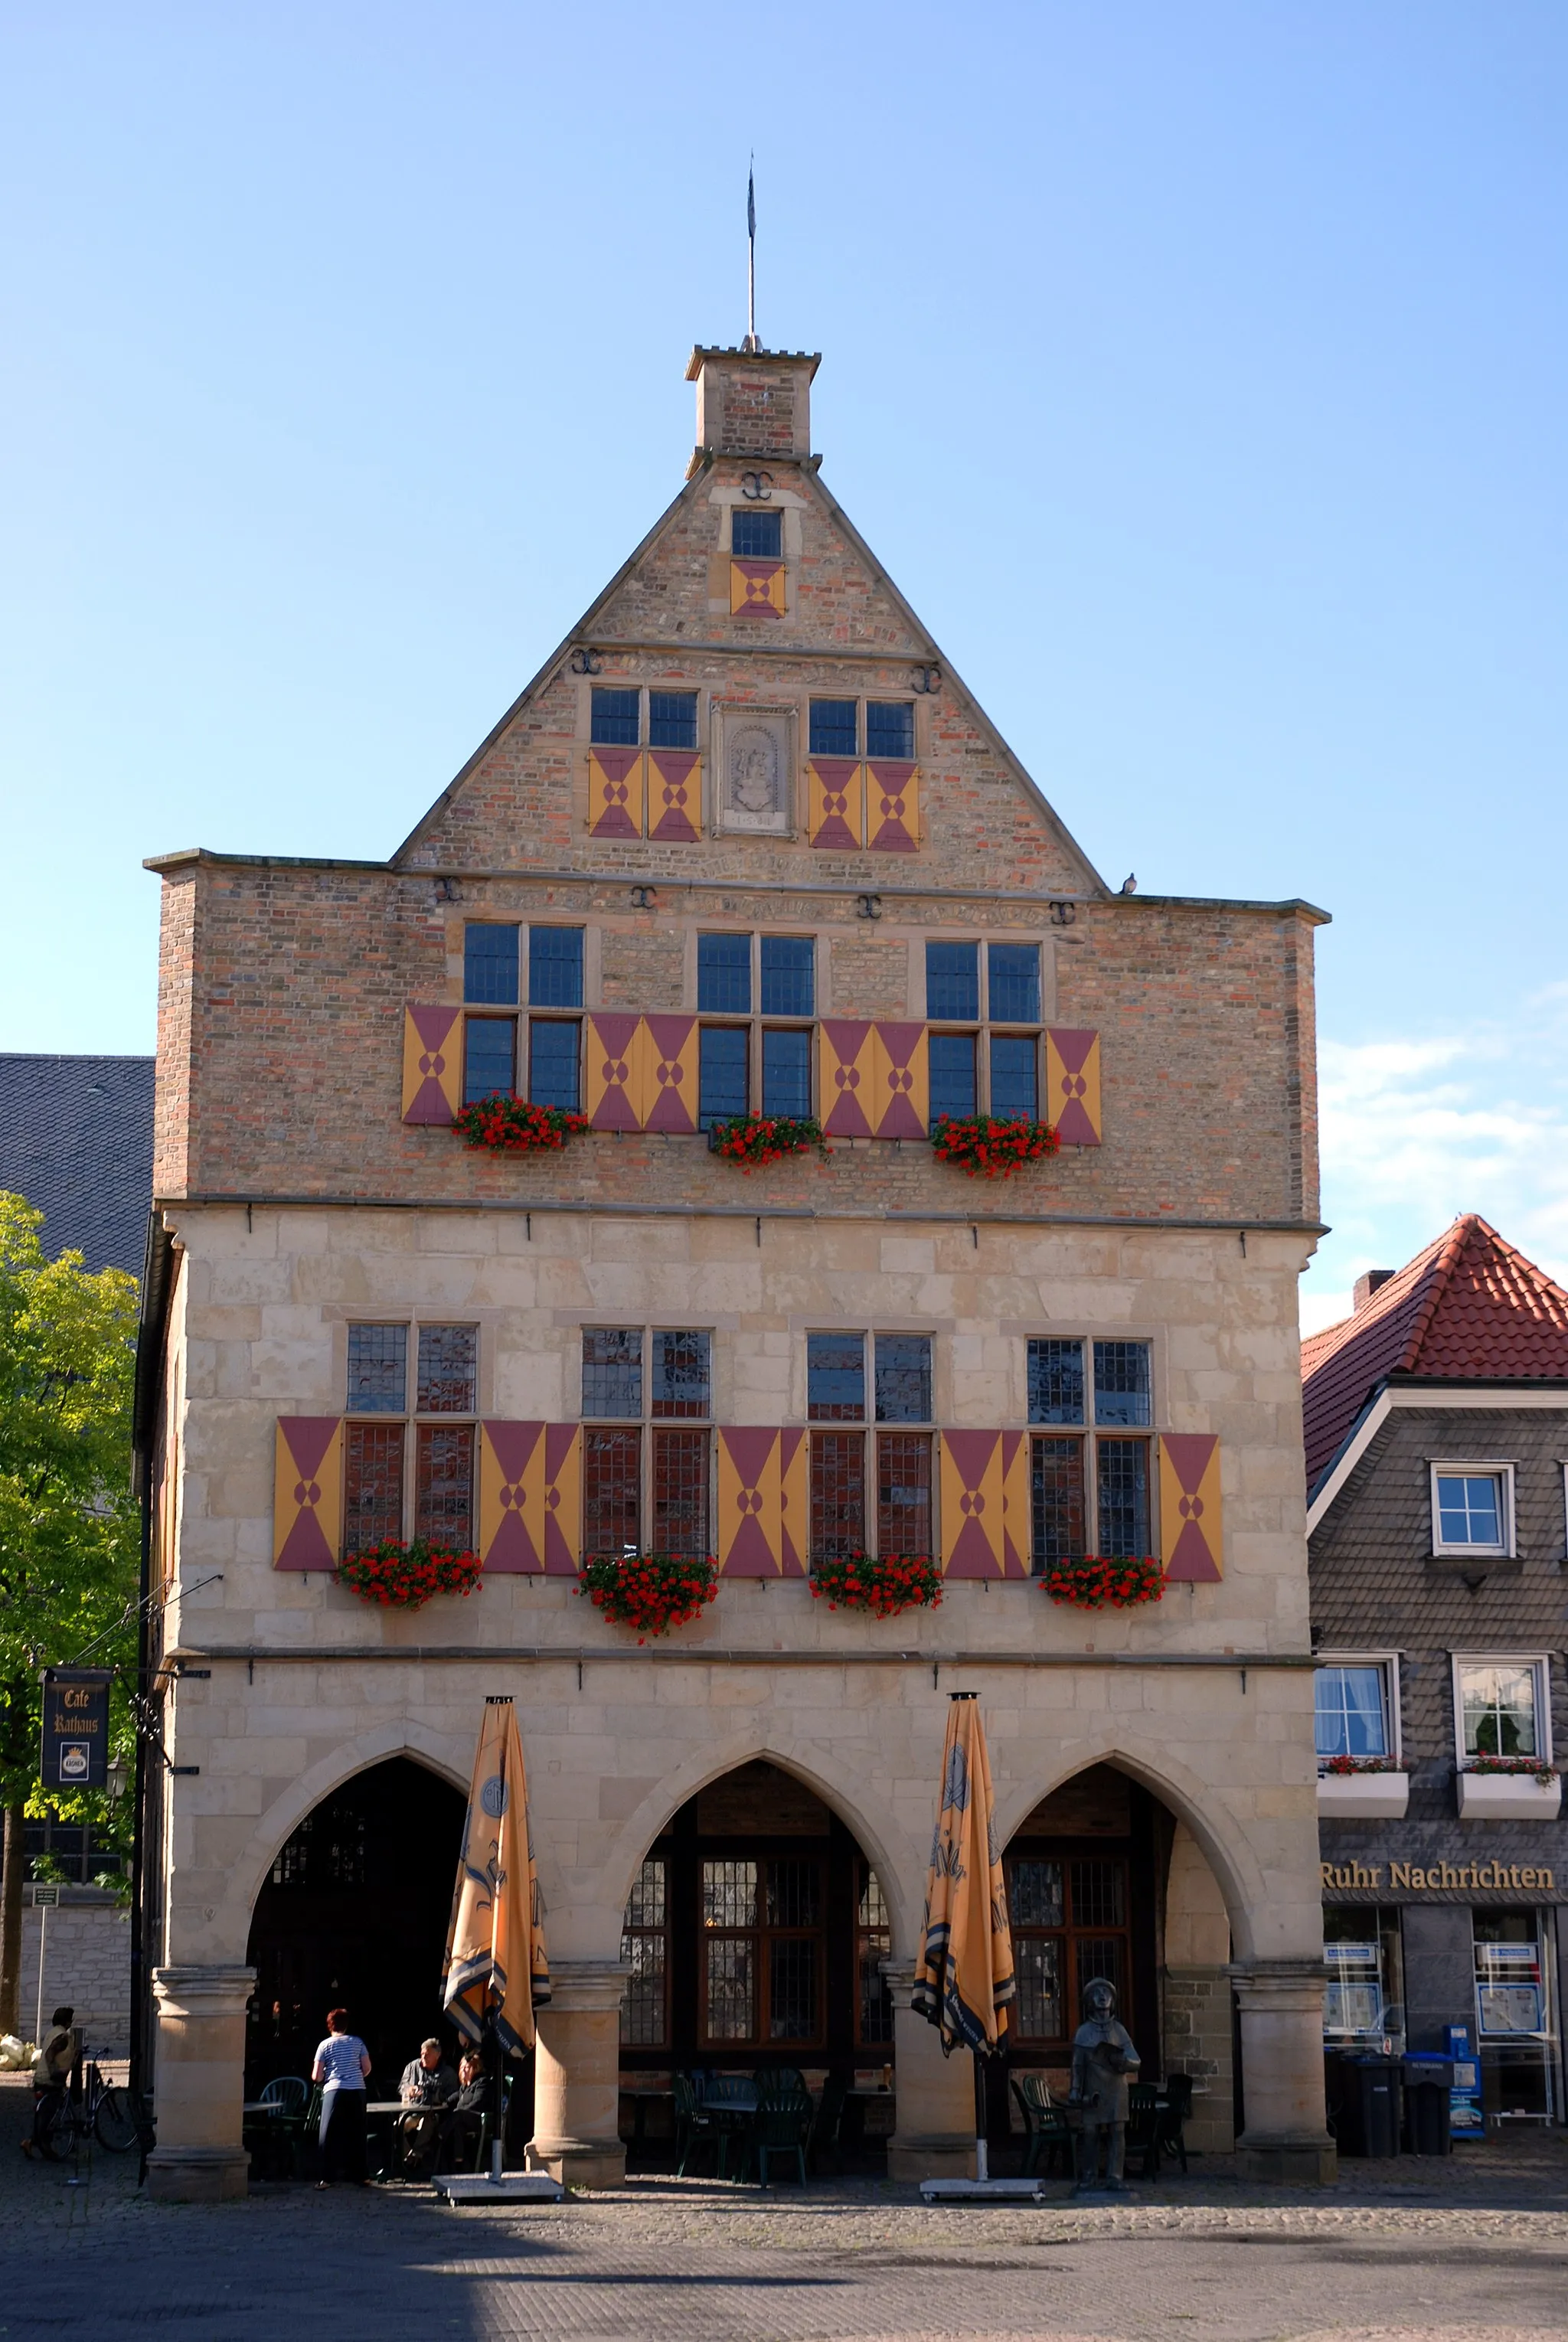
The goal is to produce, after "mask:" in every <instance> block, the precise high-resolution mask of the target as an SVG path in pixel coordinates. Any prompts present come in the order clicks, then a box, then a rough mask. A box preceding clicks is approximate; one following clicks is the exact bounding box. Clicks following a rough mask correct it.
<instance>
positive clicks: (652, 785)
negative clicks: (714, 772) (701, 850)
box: [648, 748, 703, 846]
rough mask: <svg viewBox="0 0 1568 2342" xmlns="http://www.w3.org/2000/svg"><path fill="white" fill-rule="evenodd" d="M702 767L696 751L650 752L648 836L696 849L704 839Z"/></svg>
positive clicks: (651, 750) (661, 750)
mask: <svg viewBox="0 0 1568 2342" xmlns="http://www.w3.org/2000/svg"><path fill="white" fill-rule="evenodd" d="M702 819H703V766H702V759H701V758H700V757H699V756H698V755H697V753H696V751H695V749H694V748H650V749H649V751H648V836H650V837H656V838H660V839H664V840H668V841H670V842H671V843H673V844H674V845H676V846H694V845H695V844H696V843H697V841H698V839H699V837H700V836H701V835H702Z"/></svg>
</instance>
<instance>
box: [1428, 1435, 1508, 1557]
mask: <svg viewBox="0 0 1568 2342" xmlns="http://www.w3.org/2000/svg"><path fill="white" fill-rule="evenodd" d="M1431 1470H1432V1550H1433V1553H1434V1554H1503V1555H1509V1556H1511V1555H1512V1554H1513V1465H1512V1464H1484V1463H1478V1464H1465V1463H1458V1462H1455V1463H1451V1462H1450V1461H1449V1460H1448V1458H1447V1457H1446V1456H1433V1459H1432V1464H1431Z"/></svg>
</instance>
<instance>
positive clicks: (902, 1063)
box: [872, 1025, 931, 1138]
mask: <svg viewBox="0 0 1568 2342" xmlns="http://www.w3.org/2000/svg"><path fill="white" fill-rule="evenodd" d="M872 1033H873V1036H874V1037H873V1043H872V1086H873V1090H874V1096H875V1098H876V1110H875V1114H874V1124H875V1132H876V1136H877V1137H878V1138H924V1136H925V1128H926V1120H927V1110H928V1106H929V1103H930V1092H931V1081H930V1067H929V1058H928V1056H927V1052H926V1046H925V1027H924V1025H875V1026H873V1027H872Z"/></svg>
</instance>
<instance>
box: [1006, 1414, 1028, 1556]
mask: <svg viewBox="0 0 1568 2342" xmlns="http://www.w3.org/2000/svg"><path fill="white" fill-rule="evenodd" d="M1002 1565H1003V1566H1002V1575H1003V1576H1004V1577H1032V1576H1034V1506H1033V1505H1032V1503H1031V1501H1030V1488H1029V1434H1028V1433H1027V1432H1026V1431H1004V1433H1003V1435H1002Z"/></svg>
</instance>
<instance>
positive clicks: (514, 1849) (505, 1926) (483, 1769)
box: [441, 1699, 550, 2057]
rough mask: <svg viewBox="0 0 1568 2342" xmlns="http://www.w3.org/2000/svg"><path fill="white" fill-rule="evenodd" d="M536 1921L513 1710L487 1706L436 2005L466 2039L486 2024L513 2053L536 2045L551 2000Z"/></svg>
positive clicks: (479, 2034) (539, 1909)
mask: <svg viewBox="0 0 1568 2342" xmlns="http://www.w3.org/2000/svg"><path fill="white" fill-rule="evenodd" d="M543 1918H544V1909H543V1906H542V1904H541V1901H540V1897H539V1881H538V1878H537V1877H536V1875H535V1873H534V1842H533V1837H532V1834H531V1833H530V1830H529V1827H528V1784H527V1781H526V1779H525V1778H524V1772H523V1743H522V1741H521V1740H520V1738H519V1737H518V1733H517V1712H516V1710H515V1708H514V1706H513V1705H512V1702H511V1701H510V1700H509V1699H487V1700H486V1701H485V1703H484V1723H483V1724H482V1725H481V1726H480V1730H479V1746H478V1748H477V1749H476V1750H475V1752H474V1781H473V1786H472V1787H471V1788H470V1789H469V1792H468V1816H467V1819H466V1820H465V1822H464V1826H463V1852H462V1854H461V1855H460V1857H458V1863H457V1887H456V1891H455V1893H454V1896H453V1898H452V1925H451V1927H449V1928H448V1930H447V1935H446V1959H445V1964H444V1967H443V1970H442V1989H441V1997H442V2001H443V2004H444V2007H445V2008H446V2011H447V2014H448V2015H449V2016H450V2017H451V2018H452V2021H453V2023H454V2025H455V2026H456V2027H457V2029H458V2031H459V2032H460V2033H462V2034H463V2035H464V2037H465V2038H466V2039H468V2040H470V2041H474V2042H477V2041H479V2040H482V2039H483V2037H484V2027H485V2024H486V2022H487V2021H493V2022H494V2027H495V2030H496V2033H497V2036H498V2037H499V2039H500V2042H501V2046H502V2047H503V2049H504V2050H505V2051H507V2052H508V2053H509V2054H510V2055H512V2056H514V2057H520V2056H521V2055H522V2053H523V2051H524V2050H525V2049H531V2048H532V2047H533V2046H534V2009H535V2008H536V2007H539V2006H541V2005H542V2004H543V2003H544V2002H545V2001H547V2000H548V1999H549V1997H550V1963H549V1961H548V1959H547V1958H546V1957H545V1953H544V1926H543Z"/></svg>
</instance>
